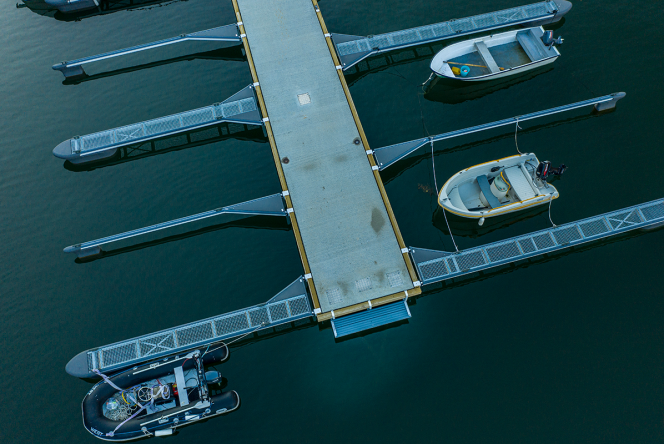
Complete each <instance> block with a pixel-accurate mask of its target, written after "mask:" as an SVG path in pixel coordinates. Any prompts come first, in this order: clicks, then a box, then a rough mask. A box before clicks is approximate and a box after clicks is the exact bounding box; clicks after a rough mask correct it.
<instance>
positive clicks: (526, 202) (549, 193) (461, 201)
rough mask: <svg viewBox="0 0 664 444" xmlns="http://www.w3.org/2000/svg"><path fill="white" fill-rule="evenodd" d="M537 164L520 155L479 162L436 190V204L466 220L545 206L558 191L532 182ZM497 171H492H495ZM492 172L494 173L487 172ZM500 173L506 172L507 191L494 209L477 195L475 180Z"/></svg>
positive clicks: (554, 197) (531, 158) (530, 154)
mask: <svg viewBox="0 0 664 444" xmlns="http://www.w3.org/2000/svg"><path fill="white" fill-rule="evenodd" d="M538 164H539V160H537V157H536V156H535V155H534V154H532V153H529V154H521V155H516V156H510V157H505V158H502V159H498V160H494V161H491V162H486V163H482V164H479V165H475V166H473V167H470V168H467V169H465V170H463V171H459V172H458V173H456V174H455V175H454V176H452V177H451V178H450V179H449V180H448V181H447V182H445V185H443V187H442V188H441V190H440V194H439V195H438V204H439V205H440V206H441V207H443V208H444V209H445V210H447V211H449V212H450V213H453V214H456V215H457V216H461V217H465V218H468V219H481V218H489V217H497V216H502V215H505V214H510V213H514V212H517V211H521V210H524V209H526V208H531V207H535V206H537V205H544V204H548V203H549V202H550V201H552V200H554V199H557V198H558V196H559V194H558V190H557V189H556V188H555V187H554V186H553V185H551V184H548V183H546V182H542V181H539V180H533V177H532V176H533V175H534V171H535V169H536V168H537V165H538ZM497 167H498V168H499V169H496V168H497ZM492 169H494V170H495V171H491V170H492ZM503 172H508V173H510V175H511V176H508V177H509V179H510V180H509V183H510V186H511V191H510V192H509V193H508V194H507V195H506V196H505V197H504V198H501V200H500V205H499V206H496V207H491V206H487V204H486V203H485V202H486V200H484V201H483V200H482V198H481V197H483V195H482V196H480V193H481V191H482V190H481V188H480V185H479V183H478V182H479V181H478V177H479V176H487V177H488V178H489V179H490V180H492V179H494V178H495V177H496V176H498V175H500V174H501V173H503Z"/></svg>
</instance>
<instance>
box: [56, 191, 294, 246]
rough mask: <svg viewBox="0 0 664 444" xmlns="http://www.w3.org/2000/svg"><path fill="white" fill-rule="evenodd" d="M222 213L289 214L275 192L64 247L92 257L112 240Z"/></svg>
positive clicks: (152, 231) (281, 197)
mask: <svg viewBox="0 0 664 444" xmlns="http://www.w3.org/2000/svg"><path fill="white" fill-rule="evenodd" d="M222 214H243V215H253V216H287V213H286V210H285V207H284V200H283V196H282V195H281V193H278V194H273V195H271V196H267V197H261V198H259V199H254V200H250V201H247V202H242V203H239V204H235V205H229V206H227V207H222V208H217V209H216V210H211V211H206V212H204V213H198V214H194V215H192V216H187V217H181V218H179V219H175V220H172V221H169V222H162V223H160V224H156V225H150V226H149V227H145V228H139V229H137V230H132V231H127V232H125V233H120V234H115V235H113V236H108V237H104V238H101V239H97V240H93V241H88V242H83V243H82V244H76V245H72V246H69V247H67V248H65V249H64V252H65V253H76V255H77V256H78V257H79V258H85V257H90V256H93V255H97V254H100V253H101V252H102V250H101V246H102V245H105V244H109V243H111V242H117V241H120V240H123V239H129V238H130V237H135V236H140V235H142V234H148V233H154V232H155V231H160V230H164V229H166V228H171V227H175V226H178V225H183V224H187V223H190V222H196V221H199V220H203V219H207V218H209V217H214V216H219V215H222Z"/></svg>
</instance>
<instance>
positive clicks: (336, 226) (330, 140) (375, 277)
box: [238, 0, 414, 313]
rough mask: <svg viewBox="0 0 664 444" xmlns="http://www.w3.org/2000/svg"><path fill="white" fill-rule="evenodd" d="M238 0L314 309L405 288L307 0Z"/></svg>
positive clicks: (403, 269)
mask: <svg viewBox="0 0 664 444" xmlns="http://www.w3.org/2000/svg"><path fill="white" fill-rule="evenodd" d="M238 7H239V10H240V14H241V17H242V21H243V23H244V28H245V30H246V35H247V40H248V43H249V47H250V50H251V53H252V58H253V63H254V65H255V70H256V74H257V77H258V80H259V83H260V88H261V91H262V95H263V98H264V101H265V106H266V108H267V114H268V117H269V119H270V121H269V122H270V125H271V129H272V133H273V134H274V142H275V145H276V146H273V149H276V151H278V156H279V159H282V165H281V166H282V168H283V174H284V177H285V180H286V182H287V185H288V191H289V193H290V197H291V200H292V203H293V209H294V212H295V217H296V220H297V225H298V227H297V230H298V233H299V235H300V236H301V239H302V244H303V247H304V253H305V255H306V260H307V261H308V263H309V267H310V269H311V274H312V280H313V284H314V286H315V289H316V293H317V295H318V302H319V303H320V308H321V310H322V311H323V313H325V312H329V311H331V310H336V309H339V308H343V307H348V306H351V305H354V304H358V303H361V302H366V301H369V300H373V299H376V298H380V297H384V296H389V295H395V294H398V293H400V294H401V295H403V292H404V291H405V290H409V289H413V288H414V286H413V282H412V279H411V277H410V274H409V271H408V268H407V265H406V260H405V257H404V255H403V253H402V252H401V248H402V246H401V245H400V244H399V241H398V239H397V234H396V231H395V230H396V228H395V226H393V225H392V224H391V222H390V217H389V215H388V209H387V207H386V204H385V202H384V201H383V195H382V194H381V190H380V188H379V183H378V182H377V179H376V177H375V176H374V172H373V170H372V167H371V164H370V163H369V159H368V157H367V154H366V153H365V150H367V149H368V147H365V146H363V144H362V143H359V144H356V143H354V141H355V140H356V139H358V138H360V133H359V128H358V125H357V124H356V121H355V120H354V117H353V114H352V112H351V107H350V104H349V102H348V99H347V98H346V95H345V92H344V89H343V85H342V83H341V80H340V78H339V75H338V74H337V68H336V67H335V63H334V60H333V58H332V55H331V53H330V50H329V48H328V46H327V42H326V38H325V36H324V34H323V31H322V28H321V23H320V22H319V20H318V16H317V15H316V11H315V9H314V6H313V4H312V2H311V0H272V1H269V2H266V1H264V0H238ZM285 158H288V161H287V162H286V161H285V160H284V159H285ZM378 180H380V179H379V178H378ZM298 233H296V235H298Z"/></svg>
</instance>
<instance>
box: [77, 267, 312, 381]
mask: <svg viewBox="0 0 664 444" xmlns="http://www.w3.org/2000/svg"><path fill="white" fill-rule="evenodd" d="M312 315H313V313H312V309H311V305H310V303H309V297H308V296H307V290H306V288H305V284H304V279H303V278H301V277H300V278H298V279H297V280H296V281H295V282H293V283H292V284H290V285H289V286H288V287H286V288H285V289H284V290H282V291H281V292H279V293H278V294H277V295H276V296H274V297H273V298H272V299H270V300H269V301H268V302H266V303H264V304H259V305H254V306H253V307H249V308H245V309H242V310H237V311H233V312H231V313H226V314H223V315H220V316H215V317H212V318H208V319H204V320H202V321H198V322H192V323H189V324H185V325H180V326H179V327H174V328H170V329H167V330H162V331H160V332H157V333H153V334H149V335H144V336H140V337H137V338H133V339H128V340H126V341H121V342H116V343H114V344H110V345H106V346H103V347H99V348H96V349H91V350H86V351H84V352H82V353H79V354H78V355H76V356H75V357H74V358H73V359H72V360H71V361H69V363H68V364H67V373H69V374H70V375H73V376H77V377H79V378H92V377H95V373H94V372H93V369H97V370H100V371H104V372H112V371H114V370H120V369H123V368H126V367H129V366H132V365H134V364H137V363H140V362H144V361H146V360H152V359H157V358H160V357H163V356H168V355H172V354H174V353H178V352H182V351H186V350H190V349H192V348H195V347H205V346H207V345H210V344H214V343H218V342H221V341H225V340H228V339H232V338H235V337H238V336H241V335H245V334H248V333H253V332H256V331H259V330H264V329H268V328H274V327H276V326H279V325H283V324H287V323H292V322H295V321H298V320H300V319H304V318H309V317H311V316H312Z"/></svg>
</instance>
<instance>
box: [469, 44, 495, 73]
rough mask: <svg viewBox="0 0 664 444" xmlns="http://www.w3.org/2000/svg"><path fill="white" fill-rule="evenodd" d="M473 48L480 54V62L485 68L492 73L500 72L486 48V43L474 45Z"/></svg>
mask: <svg viewBox="0 0 664 444" xmlns="http://www.w3.org/2000/svg"><path fill="white" fill-rule="evenodd" d="M475 47H476V48H477V52H479V53H480V56H482V60H484V63H486V66H487V68H489V70H490V71H491V72H492V73H497V72H500V68H499V67H498V64H497V63H496V61H495V60H494V58H493V56H492V55H491V53H490V52H489V48H488V47H487V46H486V43H484V42H477V43H475Z"/></svg>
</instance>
